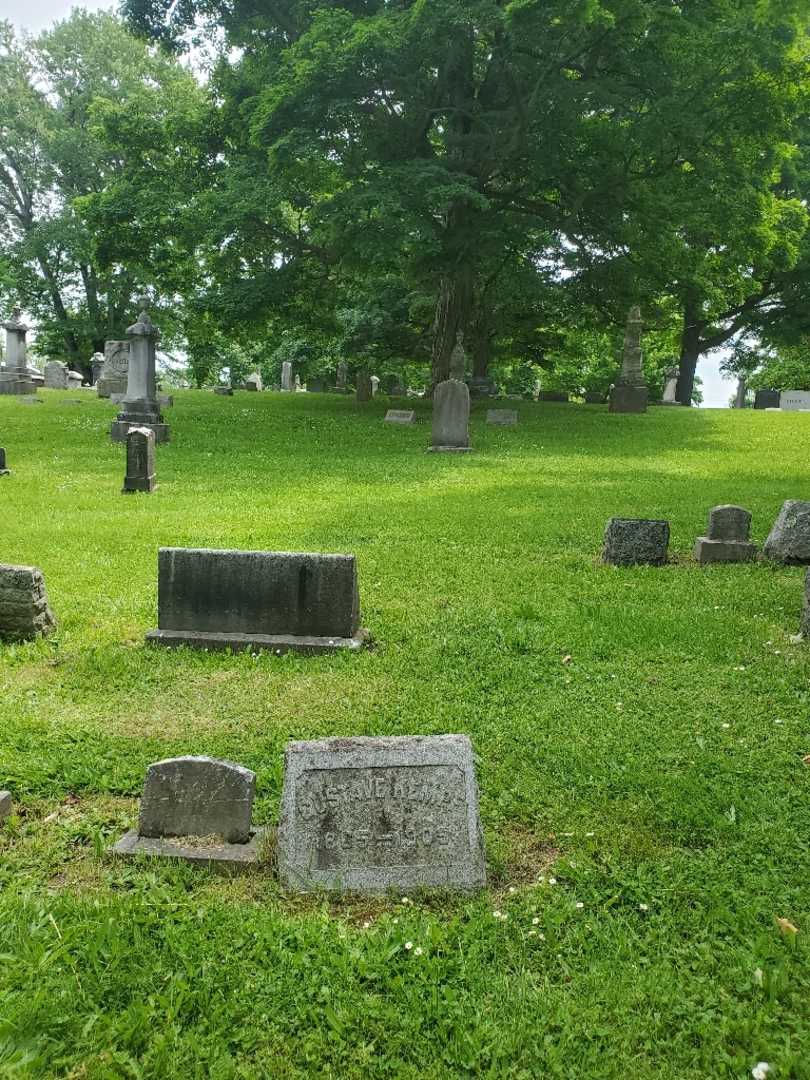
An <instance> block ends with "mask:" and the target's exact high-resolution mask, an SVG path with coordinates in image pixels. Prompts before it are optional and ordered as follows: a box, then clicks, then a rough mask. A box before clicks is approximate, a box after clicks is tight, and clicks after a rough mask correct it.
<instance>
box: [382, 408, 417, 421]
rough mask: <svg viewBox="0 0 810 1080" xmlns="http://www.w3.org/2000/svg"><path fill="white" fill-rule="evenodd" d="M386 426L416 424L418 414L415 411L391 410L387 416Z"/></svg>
mask: <svg viewBox="0 0 810 1080" xmlns="http://www.w3.org/2000/svg"><path fill="white" fill-rule="evenodd" d="M385 423H386V424H414V423H416V413H415V412H414V411H413V409H389V410H388V412H387V413H386V414H385Z"/></svg>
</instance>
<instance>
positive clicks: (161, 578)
mask: <svg viewBox="0 0 810 1080" xmlns="http://www.w3.org/2000/svg"><path fill="white" fill-rule="evenodd" d="M367 637H368V634H367V632H366V631H365V630H363V629H361V627H360V597H359V590H358V585H357V562H356V560H355V557H354V555H320V554H306V553H297V552H288V551H212V550H209V549H206V548H161V549H160V551H159V553H158V629H157V630H152V631H151V632H150V633H148V634H147V635H146V639H147V641H151V642H153V643H155V644H157V645H169V646H177V645H191V646H193V647H194V648H198V649H233V650H241V649H252V650H256V649H270V650H272V651H273V652H276V653H285V652H291V651H292V652H302V653H322V652H334V651H336V650H338V649H359V648H361V647H362V645H363V644H364V642H365V641H366V639H367Z"/></svg>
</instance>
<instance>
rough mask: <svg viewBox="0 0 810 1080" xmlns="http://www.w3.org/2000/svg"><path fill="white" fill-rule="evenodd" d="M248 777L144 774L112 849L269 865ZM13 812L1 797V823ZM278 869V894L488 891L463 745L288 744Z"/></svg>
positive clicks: (161, 765)
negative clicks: (126, 828)
mask: <svg viewBox="0 0 810 1080" xmlns="http://www.w3.org/2000/svg"><path fill="white" fill-rule="evenodd" d="M255 793H256V775H255V773H253V772H252V771H251V770H250V769H247V768H244V767H243V766H241V765H236V764H234V763H232V762H229V761H221V760H217V759H215V758H210V757H191V756H189V757H179V758H171V759H169V760H166V761H158V762H155V763H154V764H152V765H150V766H149V768H148V769H147V772H146V779H145V782H144V787H143V795H142V797H141V802H140V808H139V813H138V824H137V827H136V828H134V829H132V830H131V831H130V832H128V833H126V834H125V835H124V836H123V837H122V838H121V839H120V840H119V841H118V842H117V843H116V844H115V845H114V846H113V848H112V849H111V850H112V853H113V854H114V855H118V856H122V857H125V858H131V857H136V856H153V857H158V858H169V859H181V860H184V861H186V862H190V863H195V864H198V865H204V866H207V867H211V868H216V869H218V870H225V871H229V872H234V871H241V870H244V869H246V868H248V867H250V866H251V865H255V864H256V863H258V862H260V861H265V862H268V863H269V862H271V861H272V853H271V852H270V851H269V847H270V844H269V841H270V835H269V830H267V829H265V828H262V827H258V826H255V825H254V824H253V801H254V797H255ZM11 811H12V800H11V793H10V792H0V820H2V819H3V818H4V817H7V816H8V815H9V814H10V813H11ZM276 852H277V859H276V863H277V866H278V872H279V876H280V878H281V881H282V883H283V885H284V886H285V887H286V888H288V889H290V890H292V891H296V892H309V891H311V890H313V889H333V890H340V891H361V892H384V891H386V890H388V889H392V888H396V889H397V890H407V889H413V888H425V887H439V888H445V889H447V888H449V889H464V890H470V889H478V888H482V887H483V886H484V885H485V884H486V870H485V860H484V844H483V837H482V832H481V822H480V815H479V809H478V785H477V781H476V776H475V767H474V762H473V751H472V746H471V744H470V740H469V739H468V738H467V737H466V736H465V735H428V736H419V735H417V736H405V737H402V736H399V737H391V736H388V737H377V738H368V737H357V738H334V739H322V740H318V741H315V742H291V743H288V744H287V747H286V749H285V753H284V780H283V788H282V797H281V817H280V823H279V828H278V832H277V840H276Z"/></svg>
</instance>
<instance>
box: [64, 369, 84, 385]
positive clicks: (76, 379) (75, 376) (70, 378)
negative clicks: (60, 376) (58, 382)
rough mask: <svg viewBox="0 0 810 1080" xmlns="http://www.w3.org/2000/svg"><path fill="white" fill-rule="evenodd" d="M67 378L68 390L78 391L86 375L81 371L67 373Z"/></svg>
mask: <svg viewBox="0 0 810 1080" xmlns="http://www.w3.org/2000/svg"><path fill="white" fill-rule="evenodd" d="M65 375H66V378H67V388H68V390H78V389H79V387H80V386H81V385H82V383H83V382H84V375H82V373H81V372H80V371H70V370H69V371H67V372H66V373H65Z"/></svg>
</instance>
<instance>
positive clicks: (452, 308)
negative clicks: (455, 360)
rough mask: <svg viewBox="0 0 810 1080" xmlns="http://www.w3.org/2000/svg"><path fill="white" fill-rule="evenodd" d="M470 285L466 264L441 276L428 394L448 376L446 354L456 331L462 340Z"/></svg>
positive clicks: (468, 308)
mask: <svg viewBox="0 0 810 1080" xmlns="http://www.w3.org/2000/svg"><path fill="white" fill-rule="evenodd" d="M472 281H473V274H472V266H471V265H470V264H469V263H466V262H464V263H462V264H461V265H460V266H457V267H455V268H453V269H452V270H450V271H448V272H447V273H445V274H444V275H442V279H441V282H440V285H439V297H438V300H437V302H436V315H435V318H434V322H433V353H432V358H431V359H432V368H433V371H432V387H431V390H432V388H433V387H435V386H437V385H438V384H439V383H440V382H444V380H445V379H447V378H449V376H450V353H451V352H452V351H453V346H454V345H455V343H456V334H457V333H458V331H459V330H461V331H462V332H463V333H464V334H465V340H466V336H467V329H468V326H469V323H470V313H471V311H472Z"/></svg>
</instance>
